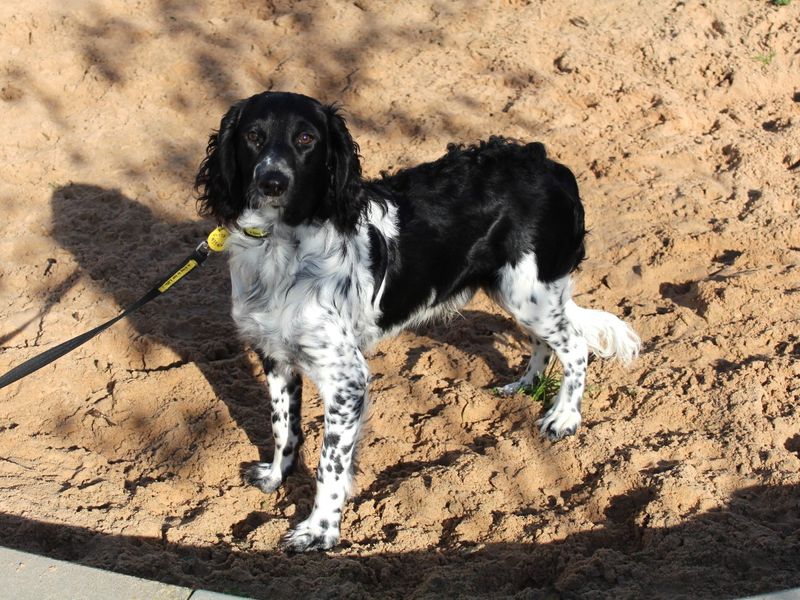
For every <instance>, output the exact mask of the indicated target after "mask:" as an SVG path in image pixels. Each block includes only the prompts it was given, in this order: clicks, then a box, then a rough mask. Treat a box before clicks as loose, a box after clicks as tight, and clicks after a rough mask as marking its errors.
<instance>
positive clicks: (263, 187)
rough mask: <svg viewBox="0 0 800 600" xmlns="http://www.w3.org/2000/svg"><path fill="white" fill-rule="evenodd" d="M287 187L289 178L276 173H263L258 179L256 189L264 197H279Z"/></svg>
mask: <svg viewBox="0 0 800 600" xmlns="http://www.w3.org/2000/svg"><path fill="white" fill-rule="evenodd" d="M288 187H289V178H288V177H286V175H284V174H283V173H280V172H278V171H270V172H267V173H264V174H263V175H262V176H261V177H259V178H258V189H259V191H261V193H262V194H264V195H265V196H280V195H281V194H283V192H285V191H286V189H287V188H288Z"/></svg>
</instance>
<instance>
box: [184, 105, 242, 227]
mask: <svg viewBox="0 0 800 600" xmlns="http://www.w3.org/2000/svg"><path fill="white" fill-rule="evenodd" d="M243 106H244V101H241V102H238V103H236V104H234V105H233V106H231V108H230V109H229V110H228V112H227V113H225V116H224V117H222V121H221V123H220V126H219V131H217V132H216V133H213V134H212V135H211V137H210V138H209V140H208V146H207V147H206V157H205V158H204V159H203V162H202V163H200V169H199V170H198V171H197V177H196V178H195V182H194V185H195V189H196V190H197V192H198V197H197V203H198V212H199V213H200V214H201V215H203V216H206V217H213V218H214V219H216V220H217V221H218V222H219V223H229V222H231V221H233V220H235V219H236V217H237V216H239V214H240V213H241V212H242V209H243V208H244V195H243V193H242V189H241V183H240V181H239V170H238V168H237V166H236V143H235V137H234V135H235V132H236V126H237V125H238V123H239V116H240V115H241V112H242V107H243Z"/></svg>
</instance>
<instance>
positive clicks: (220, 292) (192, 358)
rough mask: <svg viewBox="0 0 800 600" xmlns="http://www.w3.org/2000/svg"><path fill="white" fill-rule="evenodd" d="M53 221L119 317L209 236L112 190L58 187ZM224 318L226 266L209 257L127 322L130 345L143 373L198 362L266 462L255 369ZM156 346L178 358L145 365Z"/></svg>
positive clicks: (204, 226)
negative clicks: (133, 333) (139, 358)
mask: <svg viewBox="0 0 800 600" xmlns="http://www.w3.org/2000/svg"><path fill="white" fill-rule="evenodd" d="M52 214H53V235H54V237H55V239H56V240H57V242H58V243H59V244H60V245H61V246H62V247H63V248H64V249H66V250H67V251H69V252H70V253H71V254H72V255H73V256H74V257H75V259H76V260H77V262H78V265H79V268H80V270H81V271H82V272H83V273H85V274H87V275H88V276H89V277H90V278H91V280H92V283H93V284H94V285H95V286H97V288H98V289H99V290H101V291H102V292H103V293H104V294H106V295H108V296H110V297H112V298H113V299H114V301H115V302H116V303H117V304H118V305H119V306H120V309H121V308H122V307H126V306H128V305H130V304H131V303H133V302H134V301H135V300H136V299H138V298H139V297H140V296H141V295H142V294H144V293H145V292H146V291H147V290H148V289H149V288H150V286H152V285H154V284H155V283H157V282H158V281H159V280H160V279H161V278H163V277H165V276H166V275H168V274H169V273H170V272H171V271H172V270H174V269H175V268H176V267H177V266H178V264H179V262H180V260H181V259H183V258H184V257H186V256H187V255H188V254H189V253H190V252H191V251H192V250H193V249H194V248H195V247H196V246H197V244H198V243H199V242H200V241H202V240H203V239H205V237H206V236H207V234H208V232H209V231H210V230H211V229H212V228H213V225H212V224H211V223H209V222H204V221H175V220H172V219H170V218H169V217H164V216H161V215H158V214H155V213H154V212H153V210H151V209H150V208H148V207H147V206H145V205H143V204H141V203H139V202H136V201H135V200H131V199H130V198H128V197H126V196H125V195H124V194H122V193H120V192H119V191H118V190H113V189H107V188H103V187H99V186H95V185H88V184H69V185H65V186H62V187H59V188H57V189H56V190H55V191H54V192H53V195H52ZM230 309H231V306H230V284H229V278H228V274H227V268H226V264H225V260H224V259H223V258H222V257H220V256H214V255H212V256H211V257H210V258H209V260H207V261H206V263H205V264H204V265H203V266H202V268H200V269H196V270H195V271H194V272H192V273H191V274H190V275H189V276H187V278H186V280H185V281H182V282H180V283H179V284H177V285H175V286H173V287H172V288H171V289H170V290H169V293H167V294H164V295H162V296H159V297H158V298H157V299H156V300H155V301H153V302H151V303H150V304H148V305H147V306H145V307H143V308H142V309H141V310H139V311H138V312H135V313H133V314H132V315H131V316H129V317H128V322H129V323H130V325H131V326H132V327H133V329H134V330H135V331H136V334H137V337H136V338H135V339H133V340H131V343H132V344H133V345H135V346H137V347H139V348H142V352H143V360H142V365H141V368H142V370H144V371H145V372H147V371H149V370H159V369H163V368H167V367H169V366H174V365H176V364H177V365H182V364H186V363H189V362H191V363H194V364H195V365H196V366H197V367H198V368H199V369H200V371H201V372H202V373H203V376H204V377H205V378H206V380H207V381H208V383H209V384H210V386H211V388H212V389H213V392H214V394H216V396H217V397H218V398H220V399H221V400H222V401H223V402H224V403H225V404H226V406H227V407H228V410H229V412H230V415H231V416H232V418H233V419H234V420H235V421H236V423H237V424H238V425H239V426H240V427H241V428H242V429H243V430H244V432H245V434H246V435H247V437H248V439H249V440H250V441H251V442H252V443H253V444H254V445H255V446H256V447H257V448H258V449H259V455H260V459H261V460H265V461H266V460H269V459H270V458H271V454H272V453H271V449H272V440H271V435H269V434H270V429H269V418H268V414H267V411H268V404H267V403H266V402H265V401H264V398H265V394H266V392H265V390H264V388H263V385H262V384H261V383H259V381H258V379H257V377H256V376H255V375H256V373H257V372H258V370H259V366H258V362H257V360H253V357H252V356H250V355H248V354H247V353H246V352H245V351H244V345H243V344H242V343H241V342H240V341H238V340H237V339H236V336H235V334H234V327H233V322H232V320H231V318H230ZM100 321H101V319H100V318H99V317H94V316H93V315H91V314H90V313H87V314H85V315H84V316H83V319H82V322H83V323H86V324H87V325H86V328H87V329H89V328H90V327H92V326H94V325H97V324H99V322H100ZM154 345H160V346H163V347H165V348H168V349H169V350H171V351H172V352H171V353H174V355H177V359H175V357H174V356H172V357H171V356H169V355H168V356H167V357H166V358H160V360H161V361H162V362H164V361H166V362H167V363H168V364H164V365H162V364H160V363H159V357H157V358H154V359H152V360H148V359H149V358H151V357H148V355H147V349H148V348H152V347H153V346H154ZM171 353H170V354H171ZM151 363H152V364H151Z"/></svg>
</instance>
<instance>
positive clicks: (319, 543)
mask: <svg viewBox="0 0 800 600" xmlns="http://www.w3.org/2000/svg"><path fill="white" fill-rule="evenodd" d="M338 541H339V528H338V527H335V526H331V525H328V523H327V522H326V521H324V520H323V521H320V522H319V524H316V525H315V524H313V523H311V519H306V520H305V521H303V522H302V523H300V524H299V525H297V527H295V528H294V529H292V530H290V531H288V532H287V533H286V535H285V536H283V539H282V540H281V548H282V549H283V550H284V551H285V552H308V551H309V550H330V549H331V548H333V547H334V546H335V545H336V544H337V543H338Z"/></svg>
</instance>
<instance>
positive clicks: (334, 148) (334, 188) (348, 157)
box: [325, 105, 366, 233]
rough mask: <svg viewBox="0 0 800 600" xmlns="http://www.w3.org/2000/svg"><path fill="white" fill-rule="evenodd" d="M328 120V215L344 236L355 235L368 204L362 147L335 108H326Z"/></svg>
mask: <svg viewBox="0 0 800 600" xmlns="http://www.w3.org/2000/svg"><path fill="white" fill-rule="evenodd" d="M325 114H326V117H327V121H328V172H329V173H330V179H331V181H330V189H329V190H328V197H327V202H328V206H327V209H328V212H329V214H330V217H331V219H332V221H333V223H334V225H335V226H336V227H337V229H339V231H341V232H343V233H351V232H352V231H353V230H354V229H355V227H356V225H357V224H358V221H359V219H360V218H361V214H362V213H363V211H364V208H365V205H366V195H365V194H364V189H363V186H362V180H361V161H360V160H359V156H358V144H356V143H355V142H354V141H353V138H352V137H351V135H350V132H349V131H348V130H347V124H346V123H345V121H344V118H343V117H342V115H341V113H340V111H339V109H338V108H337V107H336V106H335V105H331V106H326V107H325Z"/></svg>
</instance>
